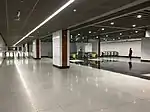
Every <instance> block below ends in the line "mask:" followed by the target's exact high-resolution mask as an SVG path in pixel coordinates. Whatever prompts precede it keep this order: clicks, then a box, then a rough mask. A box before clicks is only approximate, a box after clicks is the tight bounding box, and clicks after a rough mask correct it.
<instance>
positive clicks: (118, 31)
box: [100, 29, 144, 35]
mask: <svg viewBox="0 0 150 112" xmlns="http://www.w3.org/2000/svg"><path fill="white" fill-rule="evenodd" d="M130 30H131V29H130ZM132 30H139V29H132ZM140 30H142V29H140ZM125 31H129V30H117V31H112V32H106V33H101V34H100V35H107V34H113V33H120V32H125ZM143 31H144V30H143Z"/></svg>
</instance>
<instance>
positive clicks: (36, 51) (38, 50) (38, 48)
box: [32, 39, 41, 59]
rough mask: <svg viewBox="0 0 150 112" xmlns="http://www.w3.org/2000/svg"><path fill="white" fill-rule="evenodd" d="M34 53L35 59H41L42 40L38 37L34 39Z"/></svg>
mask: <svg viewBox="0 0 150 112" xmlns="http://www.w3.org/2000/svg"><path fill="white" fill-rule="evenodd" d="M32 53H33V55H32V56H33V58H34V59H41V40H39V39H36V40H34V41H33V45H32Z"/></svg>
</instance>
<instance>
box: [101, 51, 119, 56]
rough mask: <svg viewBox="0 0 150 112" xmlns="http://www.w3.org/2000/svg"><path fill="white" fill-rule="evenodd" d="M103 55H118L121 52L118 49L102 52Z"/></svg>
mask: <svg viewBox="0 0 150 112" xmlns="http://www.w3.org/2000/svg"><path fill="white" fill-rule="evenodd" d="M101 56H102V57H117V56H119V53H118V52H117V51H104V52H102V55H101Z"/></svg>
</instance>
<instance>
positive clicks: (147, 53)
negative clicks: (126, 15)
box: [141, 30, 150, 62]
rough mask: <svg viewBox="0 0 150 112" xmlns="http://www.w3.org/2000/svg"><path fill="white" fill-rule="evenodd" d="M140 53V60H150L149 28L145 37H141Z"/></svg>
mask: <svg viewBox="0 0 150 112" xmlns="http://www.w3.org/2000/svg"><path fill="white" fill-rule="evenodd" d="M141 54H142V56H141V61H149V62H150V30H146V33H145V38H142V42H141Z"/></svg>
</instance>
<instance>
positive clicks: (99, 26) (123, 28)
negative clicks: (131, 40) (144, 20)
mask: <svg viewBox="0 0 150 112" xmlns="http://www.w3.org/2000/svg"><path fill="white" fill-rule="evenodd" d="M92 26H94V27H98V28H102V27H104V28H113V29H114V28H115V29H122V30H131V28H125V27H116V26H104V25H92Z"/></svg>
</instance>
